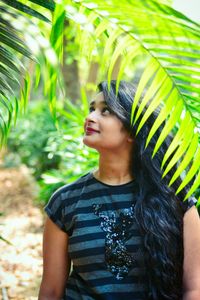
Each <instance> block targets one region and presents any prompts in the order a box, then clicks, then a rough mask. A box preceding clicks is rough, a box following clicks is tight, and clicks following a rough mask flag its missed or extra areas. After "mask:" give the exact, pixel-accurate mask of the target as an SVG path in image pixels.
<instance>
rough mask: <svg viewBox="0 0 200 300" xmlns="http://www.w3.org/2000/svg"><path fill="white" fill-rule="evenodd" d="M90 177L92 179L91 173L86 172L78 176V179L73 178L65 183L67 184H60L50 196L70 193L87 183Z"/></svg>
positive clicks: (54, 196) (55, 196)
mask: <svg viewBox="0 0 200 300" xmlns="http://www.w3.org/2000/svg"><path fill="white" fill-rule="evenodd" d="M90 179H92V173H91V172H88V173H86V174H84V175H82V176H81V177H79V178H78V179H76V180H74V181H73V182H70V183H67V184H65V185H63V186H61V187H60V188H58V189H57V190H56V191H55V192H54V193H53V194H52V196H51V198H57V197H60V196H61V195H63V194H65V195H66V193H71V192H73V191H75V190H80V189H82V188H83V187H84V186H85V185H87V183H88V182H89V180H90Z"/></svg>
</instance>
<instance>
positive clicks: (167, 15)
mask: <svg viewBox="0 0 200 300" xmlns="http://www.w3.org/2000/svg"><path fill="white" fill-rule="evenodd" d="M69 2H71V4H69V6H66V15H67V17H68V18H69V19H70V20H72V21H73V22H74V24H75V25H76V24H77V32H78V38H79V40H80V41H82V45H81V48H84V50H86V49H87V53H88V57H89V58H90V57H92V53H93V52H94V45H95V50H96V52H97V51H99V49H98V44H103V45H104V46H103V47H104V51H103V55H102V51H99V55H100V57H101V62H102V63H103V64H104V65H105V66H106V68H107V74H108V80H109V81H110V80H111V78H112V71H113V69H114V66H115V64H116V62H117V60H118V59H119V58H120V60H121V66H120V70H119V73H118V81H119V80H120V79H121V78H122V76H124V74H125V70H126V66H127V65H128V66H130V64H131V63H134V62H135V61H137V60H138V59H139V61H140V64H141V57H142V60H143V66H142V69H143V71H142V72H141V76H140V81H139V84H138V87H137V92H136V96H135V99H134V104H133V108H132V116H134V119H133V120H132V121H133V123H134V122H136V121H137V119H139V117H140V116H141V115H142V118H141V120H140V124H139V126H138V131H139V130H140V129H141V128H142V126H143V125H144V124H145V122H146V120H147V119H148V117H149V116H150V115H151V113H152V112H153V110H155V109H156V108H157V107H159V108H160V114H159V116H158V118H157V120H156V122H155V123H154V125H153V127H152V128H151V131H150V132H149V135H148V137H147V141H146V146H148V144H149V142H150V140H151V138H152V136H153V135H154V134H155V132H156V130H157V129H158V127H159V126H160V125H161V124H162V123H163V122H164V121H165V126H164V128H163V131H162V133H161V135H160V137H159V139H158V140H157V143H156V145H155V149H154V152H153V154H152V155H153V156H154V155H155V153H156V152H157V151H158V149H159V147H160V146H161V144H162V143H163V141H164V140H165V138H166V136H167V135H169V134H171V133H172V132H174V130H175V131H177V134H176V135H175V137H174V140H173V142H172V143H171V145H170V147H169V149H168V151H167V153H166V155H165V157H164V160H163V164H162V168H163V176H165V175H166V174H167V173H168V172H169V171H170V170H171V168H172V167H173V166H174V165H175V164H177V163H178V164H179V167H178V169H177V172H176V173H175V174H174V176H173V177H172V179H171V181H170V183H169V184H172V183H173V182H174V181H175V180H176V179H177V177H178V176H180V175H181V176H182V174H183V172H186V177H185V178H187V180H185V181H183V184H182V186H181V187H180V188H179V189H178V191H177V192H180V190H181V188H183V186H185V185H186V182H187V183H188V178H189V181H190V180H192V178H194V177H195V175H196V172H197V170H198V169H199V166H200V161H199V160H196V159H194V160H195V164H196V165H197V166H198V167H197V169H196V168H194V167H191V168H190V169H189V166H190V164H191V161H192V160H193V158H194V157H198V155H197V153H198V151H199V143H198V137H197V133H196V131H197V130H198V128H199V97H200V64H199V62H200V39H199V37H200V26H199V24H197V23H196V22H194V21H192V20H190V19H189V18H187V17H186V16H184V15H183V14H181V13H180V12H178V11H176V10H174V9H173V8H171V7H170V6H169V5H165V3H166V1H152V0H149V1H142V0H138V1H125V0H124V1H120V2H116V1H114V0H113V1H109V2H106V3H105V2H102V1H100V0H97V1H95V3H93V5H92V4H91V2H90V1H87V0H83V1H80V2H78V3H77V2H76V1H68V3H69ZM116 3H117V4H116ZM115 4H116V6H117V9H113V7H114V6H115ZM167 4H169V3H167ZM70 5H73V6H75V5H76V8H77V10H75V9H74V13H73V11H72V10H70ZM68 8H69V10H68ZM78 16H79V18H78ZM81 16H82V17H81ZM80 19H81V22H80ZM89 25H90V27H89V28H90V30H88V26H89ZM94 40H96V43H94ZM83 41H84V43H83ZM104 70H105V68H104ZM142 94H144V97H141V95H142ZM137 104H139V107H140V108H139V110H138V112H137V114H136V115H135V114H134V112H135V109H136V106H137ZM147 107H148V108H147ZM184 115H185V116H184ZM188 122H189V124H188ZM188 125H189V126H188ZM180 132H182V133H184V134H180ZM175 142H176V144H175ZM174 149H175V153H174V155H173V157H172V158H171V159H170V161H169V162H168V164H167V165H165V162H166V160H167V158H169V156H170V155H169V154H170V153H172V152H173V150H174ZM188 169H189V170H188ZM187 174H189V175H188V177H187ZM198 178H199V177H198V176H197V179H196V181H195V184H194V185H193V187H192V191H194V187H195V188H197V186H198ZM189 194H190V192H189V193H188V195H189Z"/></svg>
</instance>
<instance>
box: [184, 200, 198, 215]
mask: <svg viewBox="0 0 200 300" xmlns="http://www.w3.org/2000/svg"><path fill="white" fill-rule="evenodd" d="M196 203H197V199H196V198H195V197H190V198H188V199H187V200H185V201H182V202H181V206H182V208H183V211H184V213H186V212H187V211H188V210H189V209H190V208H191V207H192V206H194V205H196Z"/></svg>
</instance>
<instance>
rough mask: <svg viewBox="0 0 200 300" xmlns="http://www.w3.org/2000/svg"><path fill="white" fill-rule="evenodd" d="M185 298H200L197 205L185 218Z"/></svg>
mask: <svg viewBox="0 0 200 300" xmlns="http://www.w3.org/2000/svg"><path fill="white" fill-rule="evenodd" d="M183 245H184V264H183V286H184V294H183V300H200V218H199V215H198V212H197V209H196V207H192V208H190V209H189V210H188V211H187V212H186V213H185V216H184V220H183Z"/></svg>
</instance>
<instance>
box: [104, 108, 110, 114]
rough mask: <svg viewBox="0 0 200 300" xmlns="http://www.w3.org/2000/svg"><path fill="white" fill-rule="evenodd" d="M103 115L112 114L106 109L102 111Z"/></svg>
mask: <svg viewBox="0 0 200 300" xmlns="http://www.w3.org/2000/svg"><path fill="white" fill-rule="evenodd" d="M102 113H103V114H106V115H107V114H110V113H111V110H110V109H109V108H108V107H104V108H103V109H102Z"/></svg>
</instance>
